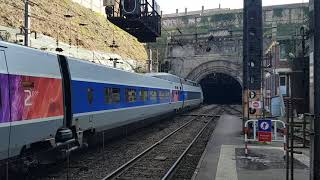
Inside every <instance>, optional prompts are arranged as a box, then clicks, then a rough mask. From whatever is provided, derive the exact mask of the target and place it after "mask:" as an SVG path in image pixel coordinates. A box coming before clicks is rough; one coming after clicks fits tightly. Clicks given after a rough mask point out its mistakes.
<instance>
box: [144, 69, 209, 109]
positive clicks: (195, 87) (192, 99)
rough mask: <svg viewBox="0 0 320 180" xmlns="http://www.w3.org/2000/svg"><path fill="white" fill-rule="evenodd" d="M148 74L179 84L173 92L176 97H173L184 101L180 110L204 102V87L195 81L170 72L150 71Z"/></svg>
mask: <svg viewBox="0 0 320 180" xmlns="http://www.w3.org/2000/svg"><path fill="white" fill-rule="evenodd" d="M146 75H147V76H150V77H156V78H159V79H163V80H167V81H170V82H175V83H176V85H177V86H176V87H175V89H174V90H173V92H172V95H173V96H176V98H174V97H173V98H172V99H173V101H174V100H176V101H180V102H182V104H179V105H180V106H179V110H183V109H192V108H195V107H198V106H199V105H200V104H202V103H203V93H202V88H201V86H200V85H199V84H198V83H196V82H194V81H191V80H188V79H183V78H180V77H178V76H175V75H172V74H168V73H148V74H146Z"/></svg>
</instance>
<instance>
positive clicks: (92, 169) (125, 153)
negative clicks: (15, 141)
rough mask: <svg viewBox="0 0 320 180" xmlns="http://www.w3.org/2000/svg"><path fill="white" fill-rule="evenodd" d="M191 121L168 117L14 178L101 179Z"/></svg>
mask: <svg viewBox="0 0 320 180" xmlns="http://www.w3.org/2000/svg"><path fill="white" fill-rule="evenodd" d="M214 107H216V106H215V105H210V106H203V107H201V108H200V109H197V110H194V111H191V112H189V114H197V113H198V114H203V112H205V111H206V110H208V109H210V108H214ZM187 114H188V113H187ZM192 118H193V117H189V116H187V117H182V116H176V117H174V118H168V119H166V120H163V121H161V122H158V123H155V124H153V125H151V126H149V127H145V128H141V129H139V130H138V131H136V132H135V133H132V134H131V135H128V136H126V137H123V138H120V139H119V138H118V139H116V140H113V141H108V142H106V143H105V148H104V149H102V147H101V146H100V147H96V148H93V149H87V150H85V151H84V152H78V153H74V154H72V155H71V156H70V160H69V161H66V162H63V163H57V164H55V165H49V166H42V167H37V168H36V169H33V171H32V172H31V173H30V174H29V176H24V177H23V178H15V179H44V180H52V179H77V180H78V179H86V180H87V179H101V178H102V177H104V176H106V175H107V174H109V173H111V172H112V171H114V170H115V169H117V168H118V167H120V166H121V165H122V164H124V163H126V162H127V161H128V160H130V159H132V158H133V157H135V156H136V155H138V154H139V153H141V152H142V151H144V150H145V149H146V148H148V147H149V146H151V145H153V144H154V143H155V142H157V141H158V140H160V139H162V138H163V137H164V136H166V135H167V134H169V133H170V132H172V131H174V130H175V129H177V128H178V127H180V126H181V125H183V124H184V123H186V122H187V121H189V120H191V119H192ZM68 162H69V163H68Z"/></svg>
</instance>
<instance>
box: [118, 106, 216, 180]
mask: <svg viewBox="0 0 320 180" xmlns="http://www.w3.org/2000/svg"><path fill="white" fill-rule="evenodd" d="M218 109H219V108H218ZM208 111H209V112H210V111H214V110H211V109H209V110H206V111H205V112H204V114H213V113H209V112H208ZM215 111H216V113H218V112H217V110H215ZM214 115H215V114H214ZM194 119H195V120H194V121H192V122H191V123H190V124H189V125H188V126H186V127H185V128H183V129H181V130H180V131H178V132H177V133H176V134H174V135H173V136H171V137H169V138H168V139H166V140H165V141H164V142H162V143H161V144H160V145H159V146H157V147H155V148H154V149H153V150H151V151H150V152H148V153H147V154H146V155H144V156H143V157H142V158H140V159H139V160H138V161H137V162H135V163H134V164H133V165H131V166H130V168H128V169H127V170H126V171H125V172H124V173H123V174H121V175H120V176H119V177H118V178H117V179H161V178H162V177H163V176H164V175H165V174H166V172H167V171H168V170H169V168H170V167H171V166H172V165H173V164H174V162H175V161H176V160H177V159H178V158H179V156H180V155H181V154H182V153H183V151H184V150H185V149H186V148H187V147H188V145H189V144H190V143H191V142H192V140H193V139H194V138H195V136H196V135H197V134H198V133H199V131H200V130H201V129H202V128H203V127H204V126H205V125H206V124H207V123H208V121H209V119H210V118H208V117H195V118H194Z"/></svg>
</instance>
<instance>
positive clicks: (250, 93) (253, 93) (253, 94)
mask: <svg viewBox="0 0 320 180" xmlns="http://www.w3.org/2000/svg"><path fill="white" fill-rule="evenodd" d="M256 95H257V94H256V92H254V91H250V92H249V97H250V99H253V98H255V97H256Z"/></svg>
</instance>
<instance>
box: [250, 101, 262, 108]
mask: <svg viewBox="0 0 320 180" xmlns="http://www.w3.org/2000/svg"><path fill="white" fill-rule="evenodd" d="M250 107H251V108H253V109H261V107H262V102H261V101H252V102H250Z"/></svg>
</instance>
